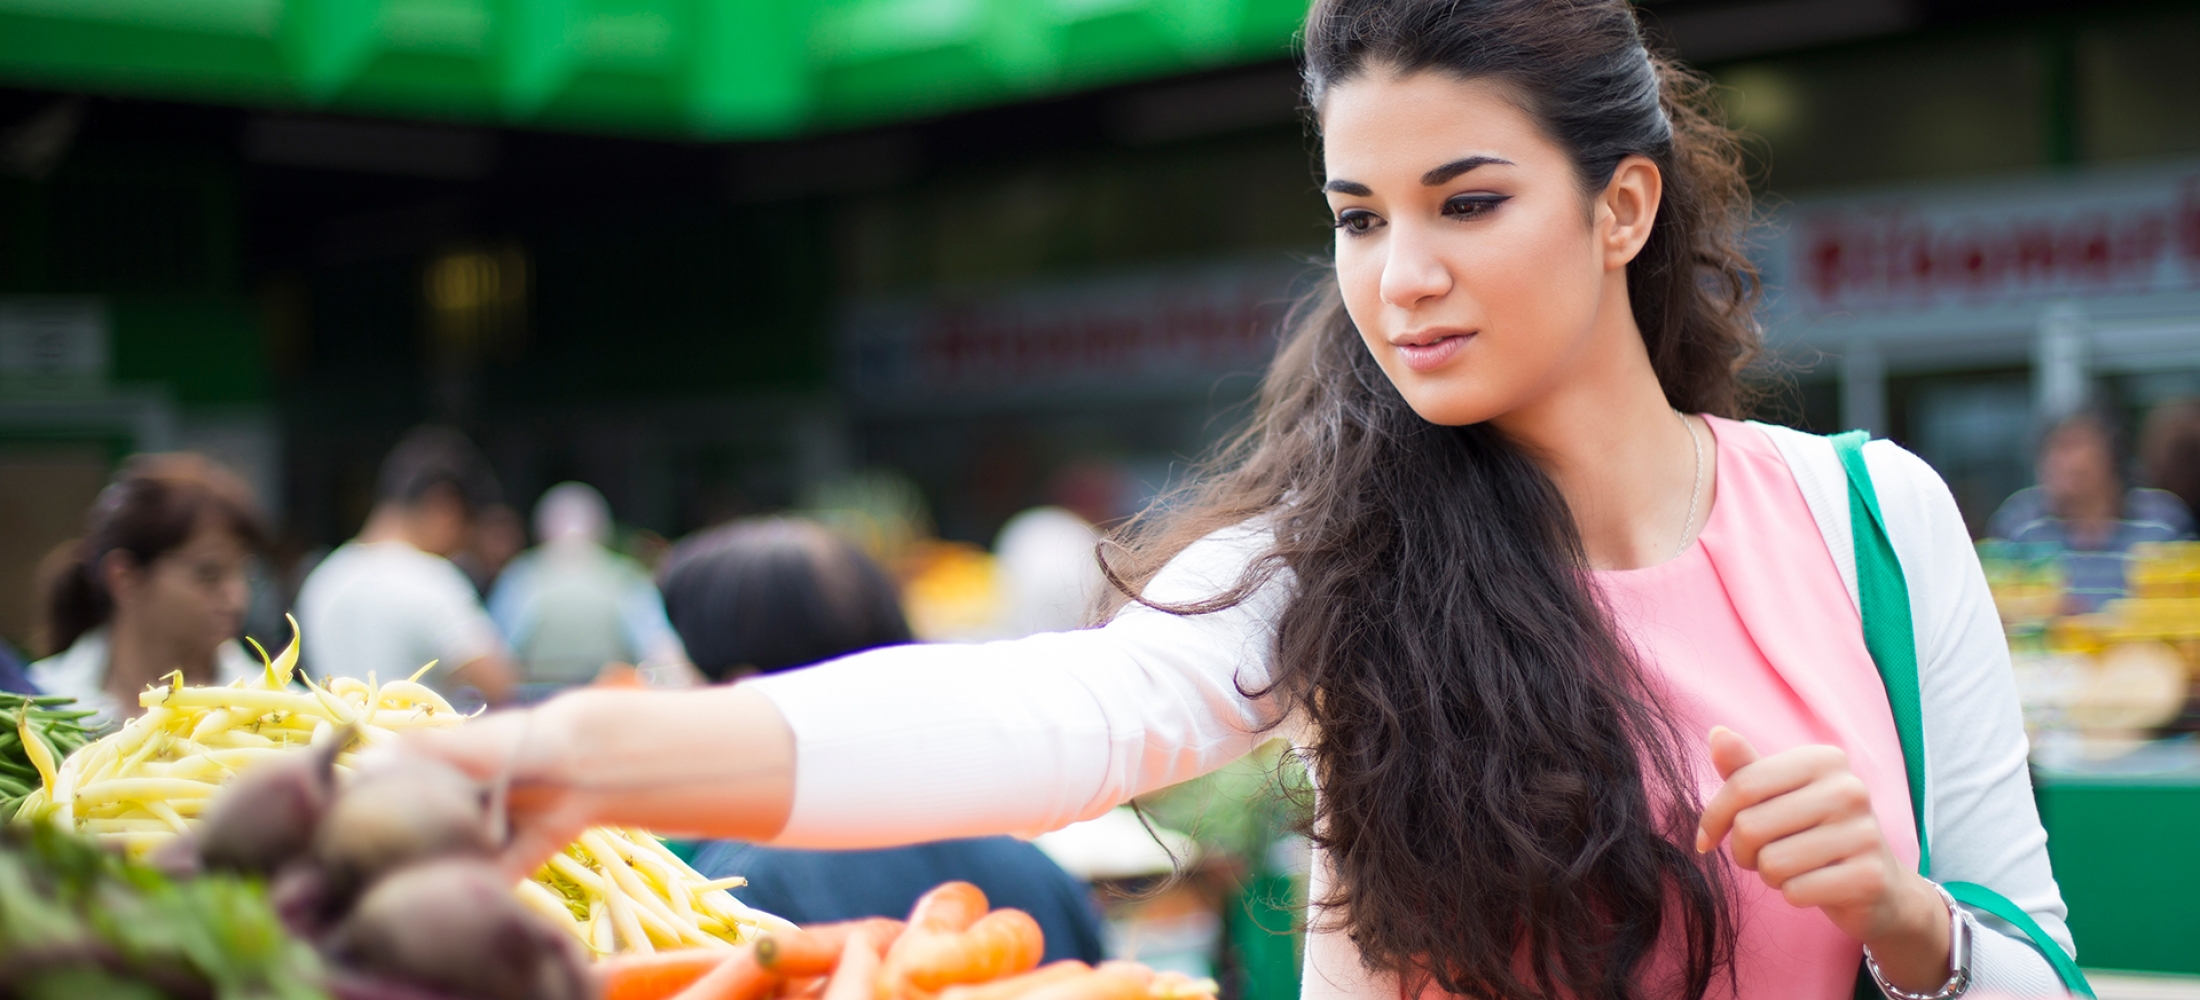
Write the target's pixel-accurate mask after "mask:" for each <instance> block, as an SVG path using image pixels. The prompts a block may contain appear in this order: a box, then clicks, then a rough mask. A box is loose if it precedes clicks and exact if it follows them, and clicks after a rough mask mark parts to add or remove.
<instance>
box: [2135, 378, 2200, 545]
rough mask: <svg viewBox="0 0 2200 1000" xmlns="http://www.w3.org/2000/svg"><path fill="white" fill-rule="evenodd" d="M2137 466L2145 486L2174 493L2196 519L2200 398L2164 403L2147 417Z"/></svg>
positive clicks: (2199, 481)
mask: <svg viewBox="0 0 2200 1000" xmlns="http://www.w3.org/2000/svg"><path fill="white" fill-rule="evenodd" d="M2139 467H2140V469H2141V471H2142V472H2143V473H2144V474H2145V479H2146V483H2147V485H2149V486H2153V487H2156V488H2159V489H2162V490H2165V491H2167V492H2170V493H2174V494H2176V496H2177V499H2179V500H2182V501H2184V502H2185V511H2186V512H2187V513H2188V514H2191V515H2192V516H2193V517H2194V518H2195V519H2196V520H2200V399H2184V400H2179V401H2177V402H2174V403H2164V404H2162V405H2161V406H2158V407H2155V408H2154V412H2152V413H2149V414H2147V422H2146V426H2145V427H2144V428H2142V429H2141V430H2140V431H2139Z"/></svg>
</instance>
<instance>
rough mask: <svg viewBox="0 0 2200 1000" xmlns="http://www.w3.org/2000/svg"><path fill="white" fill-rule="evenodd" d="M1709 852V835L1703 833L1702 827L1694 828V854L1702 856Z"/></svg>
mask: <svg viewBox="0 0 2200 1000" xmlns="http://www.w3.org/2000/svg"><path fill="white" fill-rule="evenodd" d="M1710 850H1711V835H1710V834H1708V833H1705V832H1704V829H1703V827H1700V826H1699V827H1697V828H1696V853H1698V854H1704V853H1708V852H1709V851H1710Z"/></svg>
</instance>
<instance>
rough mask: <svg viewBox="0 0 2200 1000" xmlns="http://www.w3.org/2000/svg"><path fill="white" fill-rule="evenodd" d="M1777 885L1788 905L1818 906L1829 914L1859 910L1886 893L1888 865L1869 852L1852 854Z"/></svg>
mask: <svg viewBox="0 0 2200 1000" xmlns="http://www.w3.org/2000/svg"><path fill="white" fill-rule="evenodd" d="M1779 889H1780V896H1781V897H1782V898H1784V899H1786V900H1787V901H1788V905H1790V906H1795V907H1802V908H1809V907H1817V908H1819V909H1822V910H1825V911H1826V912H1827V914H1828V915H1829V916H1833V915H1836V914H1838V913H1841V912H1845V911H1850V912H1852V911H1859V910H1861V909H1868V908H1869V907H1870V906H1872V905H1873V904H1874V903H1875V902H1876V901H1878V900H1880V899H1882V898H1884V897H1885V896H1886V894H1887V889H1888V874H1887V866H1886V865H1885V864H1883V863H1881V862H1880V860H1879V859H1877V858H1875V857H1874V856H1872V854H1870V853H1864V854H1857V855H1852V856H1850V857H1848V858H1845V859H1843V860H1841V861H1838V862H1835V863H1833V864H1830V865H1824V866H1821V867H1819V868H1816V869H1813V870H1811V871H1807V872H1804V873H1802V874H1800V875H1797V876H1795V877H1794V878H1791V879H1788V880H1787V882H1786V883H1785V884H1783V885H1781V886H1780V887H1779ZM1835 922H1836V923H1841V921H1840V920H1839V919H1838V918H1837V919H1836V921H1835ZM1844 929H1848V928H1847V927H1846V925H1844ZM1852 933H1853V931H1852Z"/></svg>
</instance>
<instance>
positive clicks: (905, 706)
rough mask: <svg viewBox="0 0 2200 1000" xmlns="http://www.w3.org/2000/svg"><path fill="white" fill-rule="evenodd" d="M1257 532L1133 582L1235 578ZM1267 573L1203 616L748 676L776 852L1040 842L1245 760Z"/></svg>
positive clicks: (1265, 713)
mask: <svg viewBox="0 0 2200 1000" xmlns="http://www.w3.org/2000/svg"><path fill="white" fill-rule="evenodd" d="M1268 540H1269V536H1268V533H1267V532H1266V531H1263V530H1258V529H1254V528H1249V527H1239V528H1233V529H1228V530H1225V531H1223V532H1218V533H1216V534H1214V535H1210V536H1208V537H1207V538H1206V539H1204V540H1202V541H1200V542H1198V543H1196V544H1194V545H1192V546H1191V547H1190V548H1187V549H1186V550H1185V551H1184V552H1183V553H1182V554H1180V555H1178V556H1177V558H1176V559H1175V560H1174V561H1172V562H1170V563H1169V565H1168V566H1167V567H1166V568H1164V569H1163V570H1162V572H1161V573H1160V575H1159V576H1157V577H1156V578H1155V579H1154V580H1153V582H1152V583H1151V584H1150V585H1149V586H1148V587H1147V588H1146V596H1147V598H1148V599H1150V600H1153V601H1155V602H1158V603H1163V604H1168V603H1172V602H1193V601H1198V600H1202V599H1205V598H1208V597H1211V596H1213V595H1215V594H1217V593H1220V592H1222V591H1224V590H1226V589H1228V588H1229V587H1230V586H1231V585H1233V584H1234V583H1236V582H1237V580H1238V577H1239V574H1240V573H1241V572H1242V571H1243V570H1244V568H1245V567H1246V566H1247V565H1248V564H1249V563H1250V562H1251V561H1252V560H1253V559H1256V558H1258V557H1259V556H1260V555H1261V554H1262V553H1263V552H1265V551H1266V550H1267V547H1268ZM1290 588H1291V582H1290V579H1289V577H1288V574H1286V573H1283V572H1281V571H1279V572H1278V574H1277V576H1276V577H1275V578H1274V579H1272V580H1271V581H1270V582H1269V583H1268V584H1267V585H1266V586H1264V587H1263V588H1262V589H1261V590H1260V591H1258V592H1257V593H1255V594H1254V595H1253V596H1252V597H1251V598H1250V599H1249V600H1247V601H1245V602H1243V603H1241V604H1239V605H1237V606H1235V607H1231V608H1227V609H1224V610H1221V611H1216V612H1212V613H1209V614H1203V615H1175V614H1169V613H1166V612H1162V611H1156V610H1154V609H1152V608H1147V607H1142V606H1139V605H1132V606H1130V607H1128V608H1126V609H1124V610H1123V612H1121V613H1120V614H1118V615H1117V616H1116V617H1115V618H1114V619H1113V620H1111V621H1110V622H1108V623H1107V624H1106V625H1104V626H1101V627H1099V628H1094V629H1087V630H1083V631H1076V632H1058V633H1047V634H1041V635H1035V636H1030V637H1028V638H1024V639H1017V640H1013V641H1008V642H995V643H987V644H984V645H968V646H966V645H912V646H897V647H892V648H888V649H878V650H871V651H869V652H864V653H858V654H856V655H854V656H849V657H845V658H843V659H840V660H836V661H833V662H831V663H826V664H822V665H820V666H817V667H812V668H809V669H805V670H798V671H790V672H788V673H784V674H775V675H773V676H770V677H765V678H761V679H759V680H755V681H751V682H749V683H751V684H753V685H754V687H755V689H756V690H757V691H759V692H761V693H762V694H764V695H765V696H766V697H768V698H770V699H771V700H772V702H773V704H775V705H776V706H777V707H778V708H779V710H780V712H781V714H783V715H784V716H785V717H786V719H787V723H788V725H789V727H791V728H792V730H793V732H794V738H795V795H794V811H793V815H792V816H791V817H790V818H789V820H788V823H787V828H786V829H785V830H784V831H783V832H782V833H781V834H780V836H779V838H778V841H777V842H778V843H781V844H787V845H794V846H803V847H831V848H849V847H876V846H887V845H893V844H906V843H915V842H919V841H926V840H936V839H941V838H947V837H968V836H978V835H984V834H997V833H1017V834H1025V835H1031V834H1038V833H1043V832H1046V831H1048V830H1053V829H1058V828H1060V827H1062V826H1066V825H1068V824H1070V823H1072V822H1075V821H1077V820H1081V819H1088V818H1091V817H1093V816H1097V815H1099V814H1101V813H1103V812H1105V811H1107V810H1108V809H1110V808H1113V807H1114V806H1116V805H1118V804H1120V803H1122V802H1124V801H1126V800H1128V799H1130V798H1131V797H1133V796H1136V795H1139V794H1142V793H1144V792H1147V791H1151V790H1153V789H1156V788H1161V787H1164V786H1167V785H1172V784H1175V783H1177V782H1180V781H1184V780H1187V779H1189V778H1193V777H1196V776H1198V775H1201V774H1204V773H1206V772H1208V771H1211V770H1214V769H1215V768H1217V767H1220V766H1222V765H1223V764H1226V763H1229V762H1230V761H1232V760H1235V759H1236V758H1238V757H1240V756H1243V755H1244V754H1245V753H1247V752H1248V751H1250V750H1252V749H1253V747H1255V746H1256V745H1258V743H1259V742H1260V741H1261V740H1262V739H1264V738H1265V735H1264V732H1265V731H1266V730H1267V729H1269V728H1271V727H1272V725H1273V724H1274V723H1275V722H1276V721H1277V720H1276V717H1275V714H1274V708H1273V700H1272V699H1266V698H1253V697H1248V696H1247V695H1246V693H1245V692H1247V691H1257V690H1259V689H1260V688H1261V687H1262V686H1264V685H1265V684H1266V683H1267V681H1268V676H1269V659H1270V657H1271V655H1272V653H1273V649H1274V645H1275V626H1274V622H1275V619H1276V617H1277V615H1278V614H1279V613H1280V612H1281V611H1282V608H1283V605H1284V602H1285V601H1286V600H1288V597H1289V592H1290Z"/></svg>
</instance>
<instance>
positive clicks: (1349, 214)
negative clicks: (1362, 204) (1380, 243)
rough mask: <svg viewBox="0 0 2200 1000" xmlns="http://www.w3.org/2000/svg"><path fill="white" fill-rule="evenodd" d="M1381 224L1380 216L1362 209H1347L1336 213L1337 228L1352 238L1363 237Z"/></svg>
mask: <svg viewBox="0 0 2200 1000" xmlns="http://www.w3.org/2000/svg"><path fill="white" fill-rule="evenodd" d="M1382 224H1383V220H1382V217H1381V216H1379V215H1376V214H1375V213H1373V212H1370V211H1368V210H1366V209H1364V208H1348V209H1345V210H1344V211H1342V212H1338V213H1337V228H1338V229H1341V230H1344V231H1345V232H1346V233H1348V234H1351V235H1353V236H1365V235H1367V234H1368V233H1370V232H1373V231H1374V230H1375V228H1376V227H1377V226H1380V225H1382Z"/></svg>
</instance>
